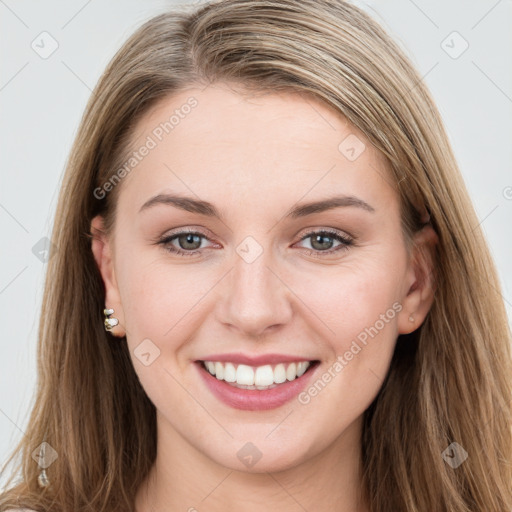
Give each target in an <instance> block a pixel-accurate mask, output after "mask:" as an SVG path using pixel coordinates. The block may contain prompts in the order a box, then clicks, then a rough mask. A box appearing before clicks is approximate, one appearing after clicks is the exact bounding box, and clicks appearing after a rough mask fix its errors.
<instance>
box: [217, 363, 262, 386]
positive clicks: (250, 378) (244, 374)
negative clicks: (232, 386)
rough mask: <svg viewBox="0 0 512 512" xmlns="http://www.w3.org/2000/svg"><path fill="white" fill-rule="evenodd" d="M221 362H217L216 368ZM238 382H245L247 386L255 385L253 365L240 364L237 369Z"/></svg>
mask: <svg viewBox="0 0 512 512" xmlns="http://www.w3.org/2000/svg"><path fill="white" fill-rule="evenodd" d="M218 364H221V363H215V369H217V365H218ZM236 383H237V384H243V385H245V386H253V385H254V370H253V369H252V367H251V366H247V365H245V364H239V365H238V368H237V369H236Z"/></svg>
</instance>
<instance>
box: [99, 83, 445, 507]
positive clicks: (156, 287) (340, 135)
mask: <svg viewBox="0 0 512 512" xmlns="http://www.w3.org/2000/svg"><path fill="white" fill-rule="evenodd" d="M192 96H193V97H194V98H195V99H196V100H197V102H198V103H197V106H196V107H195V108H194V109H192V110H191V111H190V113H189V114H188V115H186V116H184V117H183V119H180V121H179V123H178V124H177V125H176V126H175V127H174V129H173V130H172V131H171V132H170V133H168V134H164V135H163V137H162V140H161V141H157V142H158V144H157V145H156V147H154V148H152V149H151V150H150V151H149V153H148V154H147V155H146V156H144V158H143V159H142V160H141V161H140V163H138V164H137V166H136V168H134V169H133V170H132V171H131V172H130V173H129V175H128V176H126V177H125V178H124V179H123V181H122V183H121V184H120V185H117V186H119V187H121V189H120V195H119V201H118V205H117V221H116V225H115V228H114V231H113V233H112V234H111V236H110V237H107V236H105V235H103V234H102V232H101V231H102V219H101V218H100V217H96V218H95V219H94V220H93V223H92V230H93V232H94V233H95V234H96V238H95V240H94V242H93V252H94V256H95V258H96V261H97V263H98V266H99V268H100V271H101V273H102V277H103V280H104V282H105V287H106V298H105V304H106V306H107V307H111V308H114V309H115V315H114V316H115V317H116V318H118V319H119V325H118V326H117V327H115V328H114V329H113V331H112V333H113V334H114V335H116V336H123V335H125V334H126V336H127V341H128V346H129V348H130V353H131V357H132V360H133V364H134V368H135V371H136V372H137V374H138V376H139V379H140V382H141V384H142V386H143V387H144V389H145V391H146V393H147V394H148V396H149V398H150V399H151V400H152V402H153V403H154V404H155V406H156V409H157V421H158V453H157V460H156V463H155V465H154V467H153V469H152V471H151V473H150V475H149V476H148V478H147V479H146V481H145V482H144V484H143V485H141V486H140V488H139V489H138V492H137V497H136V510H137V512H150V511H152V510H169V511H184V512H185V511H189V512H193V511H194V510H197V511H203V510H208V511H209V512H217V511H225V510H243V511H244V512H255V511H260V510H262V505H264V510H265V511H267V512H274V511H282V510H286V511H297V512H299V511H304V510H309V511H313V510H314V511H315V512H327V511H329V512H332V511H336V512H366V511H367V510H368V509H367V506H366V504H365V503H364V500H362V499H361V498H360V489H361V475H360V471H361V465H360V450H361V425H362V415H363V413H364V411H365V410H366V409H367V408H368V406H369V405H370V404H371V403H372V401H373V399H374V398H375V396H376V395H377V393H378V391H379V389H380V387H381V385H382V382H383V379H384V377H385V375H386V372H387V370H388V368H389V364H390V361H391V357H392V353H393V349H394V346H395V343H396V339H397V336H398V335H399V334H404V333H409V332H412V331H413V330H415V329H417V328H418V327H419V326H420V325H421V323H422V322H423V320H424V318H425V316H426V314H427V313H428V310H429V308H430V307H431V304H432V300H433V291H432V287H433V284H432V283H431V281H430V280H429V278H426V279H425V278H422V276H425V275H428V270H429V267H428V265H429V261H427V260H426V259H421V258H415V257H414V254H415V253H414V252H412V253H411V254H409V253H408V252H407V250H406V245H405V240H404V237H403V234H402V231H401V224H400V213H399V201H398V196H397V194H396V191H395V190H394V188H393V187H392V186H391V183H392V179H391V175H390V174H389V170H388V169H387V168H386V162H385V161H384V159H383V157H382V155H380V154H379V153H378V151H377V150H376V149H375V148H374V147H373V146H371V144H370V143H369V141H368V140H367V139H366V138H365V136H364V135H363V134H362V133H360V132H359V131H358V130H357V129H356V128H354V127H352V126H351V125H350V124H349V123H348V122H347V121H346V120H345V119H344V118H343V117H342V116H340V115H339V114H337V113H335V112H334V111H332V110H331V109H329V108H328V107H327V106H325V105H324V104H322V103H321V102H319V101H317V100H315V99H312V98H310V97H308V98H306V97H304V96H301V95H297V94H279V95H277V94H265V95H261V96H252V97H247V96H242V95H240V94H239V93H238V92H236V91H235V90H233V89H232V88H231V87H230V86H229V85H227V84H216V85H210V86H209V87H207V88H206V89H200V88H191V89H188V90H186V91H182V92H180V93H179V94H178V95H176V96H173V97H172V98H168V99H166V100H165V101H163V102H161V103H160V104H159V105H157V106H156V107H155V108H154V109H153V110H151V111H150V112H149V113H148V114H147V115H146V116H145V117H144V118H143V119H142V120H141V121H140V122H139V124H138V125H137V130H136V136H135V137H134V140H133V141H132V142H133V144H132V145H133V149H134V150H135V149H137V148H139V147H140V146H141V144H144V142H145V141H146V140H147V137H148V135H150V136H152V137H153V138H155V137H154V135H152V134H154V130H155V127H158V126H159V124H160V123H161V122H163V121H165V120H168V119H169V116H170V115H171V114H172V113H173V111H174V110H175V109H176V108H179V107H180V106H181V105H183V104H185V103H186V102H187V99H188V98H190V97H192ZM351 134H352V136H356V137H357V138H358V139H359V141H361V142H362V143H364V144H365V147H364V149H363V150H362V152H360V151H361V148H362V146H358V147H357V151H356V153H357V152H360V154H359V155H358V156H357V158H355V159H354V158H353V156H354V152H351V151H350V150H349V153H346V152H345V153H344V152H343V151H344V149H343V148H346V146H343V145H342V150H340V149H339V146H340V143H342V141H343V140H344V139H345V138H346V137H347V136H349V135H351ZM354 140H355V139H349V141H351V142H352V145H351V147H352V146H354V144H353V142H354ZM349 146H350V145H349ZM347 154H348V155H349V156H350V157H351V158H350V159H349V158H347ZM162 194H179V195H186V196H189V197H192V198H193V199H196V200H197V199H201V200H204V201H209V202H210V203H212V204H213V205H214V206H215V207H216V208H217V209H218V210H219V212H220V213H221V215H222V219H219V218H215V217H210V216H207V215H204V214H201V213H193V212H188V211H184V210H181V209H178V208H177V207H175V206H172V205H170V204H163V203H162V202H153V204H151V205H149V206H147V207H145V208H142V207H143V205H144V204H145V203H146V202H147V201H148V200H150V199H151V198H154V197H155V196H158V195H162ZM333 195H345V196H352V197H353V198H358V199H359V200H361V201H364V202H365V203H366V204H367V205H369V206H370V208H366V207H361V206H360V204H359V205H358V204H353V203H354V201H352V204H349V205H345V206H340V207H337V208H333V209H329V210H326V211H321V212H313V213H310V214H309V215H306V216H303V217H297V218H292V217H287V216H286V213H287V212H288V211H289V210H290V209H291V208H294V207H296V206H298V205H299V204H303V203H307V202H311V201H319V200H323V199H326V198H328V197H331V196H333ZM183 228H188V229H189V230H190V231H192V232H193V233H196V234H197V238H196V239H193V240H189V242H188V245H187V239H186V238H185V237H183V236H182V237H181V238H180V237H175V238H174V239H171V238H172V237H171V235H176V234H178V233H179V232H180V231H181V230H182V229H183ZM326 229H327V230H330V231H333V230H334V231H335V233H336V234H339V235H340V236H342V239H341V240H342V241H340V239H337V238H334V237H332V235H329V234H328V235H324V236H326V237H327V238H324V239H323V241H322V240H321V239H320V241H318V234H319V232H321V231H322V230H326ZM306 235H309V236H306ZM165 237H167V241H166V242H165V243H158V242H159V241H160V240H162V239H163V238H165ZM246 237H252V239H253V240H254V241H255V243H253V242H251V243H253V245H252V246H250V247H251V248H250V250H251V251H255V250H259V249H258V247H259V248H260V249H261V251H262V252H261V254H260V255H259V256H258V257H257V258H256V259H255V260H254V261H252V262H250V263H248V262H247V261H246V260H245V259H244V258H242V257H241V255H240V253H239V252H237V247H239V246H240V244H241V243H242V242H244V240H245V239H246ZM180 240H181V242H180ZM343 240H344V241H343ZM347 240H349V242H348V243H347ZM245 241H246V240H245ZM315 241H316V243H315ZM435 241H436V240H435V235H434V233H433V231H432V230H431V229H425V230H423V231H422V232H421V233H420V234H419V235H418V236H417V242H418V244H419V245H420V246H421V245H423V246H427V245H428V246H432V245H433V244H434V243H435ZM193 243H195V245H193ZM242 246H243V245H242ZM172 248H175V249H181V250H182V251H184V252H186V251H188V252H194V251H195V254H193V255H192V256H190V255H178V254H175V253H172V252H171V250H172ZM411 315H412V320H411ZM379 320H380V321H379ZM372 326H373V327H374V329H375V330H376V331H377V334H373V336H371V337H370V336H368V337H367V342H366V344H362V343H361V342H359V343H358V345H359V346H360V348H361V350H360V351H358V352H357V353H355V354H354V351H352V353H353V354H354V355H353V356H352V357H350V356H346V353H347V351H349V352H350V350H351V347H352V348H353V347H354V345H353V342H354V341H355V340H356V341H357V340H358V335H359V339H361V333H363V332H366V331H365V329H368V328H370V327H372ZM372 333H374V331H372ZM143 340H151V341H150V343H151V344H152V345H150V346H152V347H157V348H158V350H159V351H160V353H159V356H158V357H156V359H154V361H152V362H151V364H149V365H148V366H146V365H145V364H143V363H142V362H141V360H140V359H139V358H138V357H137V356H136V355H135V353H134V351H135V350H136V349H137V347H139V346H140V344H141V343H142V342H143ZM146 343H147V342H146ZM227 352H240V353H244V354H268V353H278V354H291V355H294V356H300V357H304V358H306V359H308V360H319V361H320V366H319V367H317V368H316V370H315V371H316V372H317V373H316V377H317V378H318V379H322V375H325V374H326V373H329V372H330V374H331V379H330V380H329V382H328V383H327V385H325V386H324V387H322V389H321V390H320V391H319V392H317V393H314V391H313V392H311V394H308V395H307V396H304V395H303V400H302V401H300V400H298V399H297V398H295V399H292V400H291V401H289V402H287V403H286V404H284V405H282V406H280V407H278V408H275V409H270V410H264V411H243V410H239V409H235V408H233V407H230V406H228V405H226V404H224V403H223V402H221V401H219V400H218V399H217V397H216V396H214V395H213V394H212V393H211V392H210V390H209V388H208V387H206V385H205V384H204V382H203V381H202V379H200V378H198V370H197V366H196V365H195V364H194V361H196V360H204V359H205V356H207V355H208V354H212V353H227ZM338 356H340V357H341V358H342V359H343V361H344V362H345V363H346V364H343V365H342V369H341V370H339V366H338V367H337V368H338V369H337V370H336V369H334V364H335V362H336V361H337V360H338V361H339V359H337V357H338ZM308 397H309V400H307V399H308ZM248 442H250V443H252V445H254V446H255V447H256V448H257V450H258V452H260V453H261V458H260V459H259V460H258V461H257V462H256V463H255V464H254V465H252V466H251V467H249V466H248V465H247V464H246V463H244V462H243V461H242V460H240V458H239V457H238V456H237V453H238V452H239V450H240V449H241V448H242V447H244V446H245V445H246V444H247V443H248ZM255 453H256V452H255Z"/></svg>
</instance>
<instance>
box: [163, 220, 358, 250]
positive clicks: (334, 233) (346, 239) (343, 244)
mask: <svg viewBox="0 0 512 512" xmlns="http://www.w3.org/2000/svg"><path fill="white" fill-rule="evenodd" d="M306 229H307V231H305V232H304V233H303V234H302V235H301V237H300V239H299V240H298V241H297V242H295V244H297V243H300V242H302V241H303V240H306V239H308V238H310V237H312V236H313V235H318V234H322V235H327V236H330V237H331V238H334V239H335V240H337V241H338V242H339V243H340V244H339V245H338V246H336V247H335V248H331V249H328V250H326V251H320V250H315V249H308V248H302V249H303V250H305V251H306V252H307V254H308V255H313V256H315V257H319V258H322V257H328V256H329V255H332V254H336V253H338V252H340V251H342V250H344V249H345V250H346V249H348V248H349V247H350V246H352V245H354V242H355V237H354V236H352V235H350V234H348V233H346V232H344V231H341V230H339V229H336V228H325V227H323V228H321V227H313V228H311V227H310V228H306ZM203 230H204V228H194V227H182V228H175V229H174V230H170V231H168V232H166V233H165V234H164V235H162V236H161V237H159V238H158V239H157V240H155V243H156V244H158V245H163V246H164V247H165V245H167V244H169V245H170V244H171V240H173V239H175V238H178V237H179V236H180V235H183V234H188V233H190V234H194V235H199V236H200V237H202V238H204V239H206V240H208V241H210V242H212V240H211V238H210V236H209V235H208V234H207V233H205V232H204V231H207V230H204V231H203ZM295 244H294V245H295ZM204 249H206V247H203V248H202V249H194V250H192V251H187V250H185V249H181V248H178V247H174V246H172V249H168V248H167V249H166V250H167V251H168V252H170V253H173V254H176V255H179V256H182V255H187V256H195V255H201V254H202V252H203V251H204ZM324 255H325V256H324Z"/></svg>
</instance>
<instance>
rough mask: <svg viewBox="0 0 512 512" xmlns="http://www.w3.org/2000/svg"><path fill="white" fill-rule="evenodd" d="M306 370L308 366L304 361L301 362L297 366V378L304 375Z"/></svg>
mask: <svg viewBox="0 0 512 512" xmlns="http://www.w3.org/2000/svg"><path fill="white" fill-rule="evenodd" d="M307 369H308V364H307V363H306V362H304V361H301V362H300V363H298V364H297V377H301V376H302V375H304V372H305V371H306V370H307Z"/></svg>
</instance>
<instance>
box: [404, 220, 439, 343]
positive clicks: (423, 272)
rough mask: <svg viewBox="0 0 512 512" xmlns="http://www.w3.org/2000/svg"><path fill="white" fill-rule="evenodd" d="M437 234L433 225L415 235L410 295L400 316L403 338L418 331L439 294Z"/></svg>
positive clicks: (405, 299)
mask: <svg viewBox="0 0 512 512" xmlns="http://www.w3.org/2000/svg"><path fill="white" fill-rule="evenodd" d="M437 243H438V237H437V233H436V232H435V231H434V229H433V227H432V226H431V225H430V224H429V225H427V226H425V227H423V229H421V231H419V232H418V233H416V234H415V235H414V239H413V248H412V251H411V256H410V259H409V269H408V278H407V287H408V289H407V291H406V294H405V296H404V297H403V298H402V301H401V303H402V310H401V311H400V313H399V315H398V332H399V334H409V333H411V332H413V331H415V330H416V329H417V328H418V327H419V326H420V325H421V324H422V323H423V321H424V320H425V317H426V316H427V313H428V312H429V310H430V308H431V306H432V303H433V302H434V293H435V273H434V260H435V259H434V254H435V246H436V244H437Z"/></svg>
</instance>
